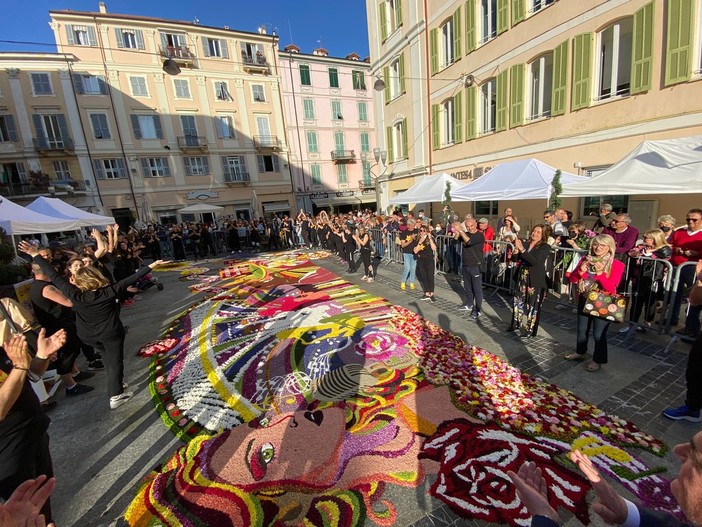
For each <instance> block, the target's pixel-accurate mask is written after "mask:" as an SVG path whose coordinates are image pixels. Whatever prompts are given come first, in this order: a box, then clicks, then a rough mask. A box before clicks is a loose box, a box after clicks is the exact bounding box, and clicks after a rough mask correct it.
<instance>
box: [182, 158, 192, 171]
mask: <svg viewBox="0 0 702 527" xmlns="http://www.w3.org/2000/svg"><path fill="white" fill-rule="evenodd" d="M183 167H185V175H186V176H192V175H193V170H192V168H190V158H189V157H184V158H183Z"/></svg>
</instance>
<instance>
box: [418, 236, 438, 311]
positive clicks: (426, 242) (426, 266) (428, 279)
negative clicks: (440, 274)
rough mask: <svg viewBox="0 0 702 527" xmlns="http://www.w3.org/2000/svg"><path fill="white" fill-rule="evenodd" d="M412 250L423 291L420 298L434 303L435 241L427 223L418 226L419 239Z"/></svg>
mask: <svg viewBox="0 0 702 527" xmlns="http://www.w3.org/2000/svg"><path fill="white" fill-rule="evenodd" d="M413 251H414V254H415V256H416V257H417V278H418V279H419V284H420V285H421V286H422V290H423V291H424V296H423V297H422V300H428V301H430V302H432V303H434V302H436V299H435V298H434V255H435V254H436V243H435V242H434V237H433V236H432V234H431V228H430V227H429V226H428V225H422V226H421V227H420V228H419V239H418V240H417V245H415V247H414V249H413Z"/></svg>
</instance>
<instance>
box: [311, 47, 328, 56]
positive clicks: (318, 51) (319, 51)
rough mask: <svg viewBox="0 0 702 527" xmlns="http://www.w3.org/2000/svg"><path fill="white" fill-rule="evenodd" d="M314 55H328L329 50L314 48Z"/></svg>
mask: <svg viewBox="0 0 702 527" xmlns="http://www.w3.org/2000/svg"><path fill="white" fill-rule="evenodd" d="M312 55H318V56H320V57H328V56H329V51H327V50H326V49H324V48H315V49H314V50H312Z"/></svg>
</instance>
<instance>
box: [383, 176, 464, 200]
mask: <svg viewBox="0 0 702 527" xmlns="http://www.w3.org/2000/svg"><path fill="white" fill-rule="evenodd" d="M446 183H450V184H451V193H452V194H453V191H454V190H455V189H457V188H460V187H462V186H464V185H465V183H464V182H463V181H461V180H459V179H456V178H455V177H453V176H450V175H448V174H447V173H446V172H442V173H441V174H428V175H426V176H424V177H422V179H420V180H419V182H418V183H416V184H415V185H413V186H412V187H410V188H408V189H407V190H405V191H404V192H400V193H399V194H398V195H397V196H395V197H394V198H390V200H389V202H390V205H402V204H405V203H435V202H442V201H443V200H444V198H445V192H446Z"/></svg>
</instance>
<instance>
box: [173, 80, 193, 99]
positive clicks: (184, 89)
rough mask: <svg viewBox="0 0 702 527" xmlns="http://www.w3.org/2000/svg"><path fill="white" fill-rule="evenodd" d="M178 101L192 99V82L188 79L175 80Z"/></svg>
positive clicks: (174, 86) (174, 85)
mask: <svg viewBox="0 0 702 527" xmlns="http://www.w3.org/2000/svg"><path fill="white" fill-rule="evenodd" d="M173 90H174V91H175V97H176V99H190V82H188V80H187V79H173Z"/></svg>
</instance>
